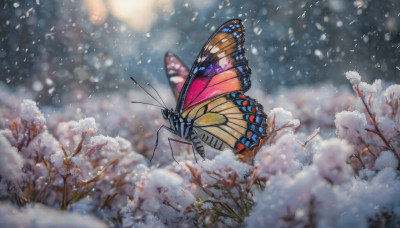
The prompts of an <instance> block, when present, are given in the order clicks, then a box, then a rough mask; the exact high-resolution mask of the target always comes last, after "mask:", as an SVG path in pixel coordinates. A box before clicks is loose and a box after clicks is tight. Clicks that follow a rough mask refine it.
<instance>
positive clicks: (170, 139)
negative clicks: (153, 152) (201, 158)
mask: <svg viewBox="0 0 400 228" xmlns="http://www.w3.org/2000/svg"><path fill="white" fill-rule="evenodd" d="M171 141H174V142H178V143H182V144H186V145H191V146H192V150H193V154H194V159H195V160H196V163H197V158H196V154H195V153H194V147H193V144H191V143H188V142H185V141H181V140H177V139H174V138H168V142H169V147H170V148H171V152H172V157H173V158H174V160H175V157H174V150H173V149H172V145H171ZM175 161H176V163H178V164H179V162H178V161H177V160H175Z"/></svg>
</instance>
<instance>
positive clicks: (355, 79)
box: [346, 71, 361, 85]
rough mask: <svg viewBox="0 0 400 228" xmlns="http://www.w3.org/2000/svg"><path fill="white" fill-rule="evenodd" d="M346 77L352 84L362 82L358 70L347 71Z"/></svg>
mask: <svg viewBox="0 0 400 228" xmlns="http://www.w3.org/2000/svg"><path fill="white" fill-rule="evenodd" d="M346 78H347V79H348V80H349V81H350V82H351V84H353V85H354V84H358V83H360V80H361V76H360V74H359V73H358V72H357V71H347V72H346Z"/></svg>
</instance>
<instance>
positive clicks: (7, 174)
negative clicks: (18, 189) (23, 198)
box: [0, 134, 24, 181]
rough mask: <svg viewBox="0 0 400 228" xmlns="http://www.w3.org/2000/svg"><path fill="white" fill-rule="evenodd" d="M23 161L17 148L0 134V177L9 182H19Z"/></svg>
mask: <svg viewBox="0 0 400 228" xmlns="http://www.w3.org/2000/svg"><path fill="white" fill-rule="evenodd" d="M23 164H24V160H23V158H22V156H21V155H20V154H19V153H18V151H17V148H15V147H13V146H11V144H10V142H9V141H8V140H7V139H6V138H5V137H4V136H3V135H1V134H0V176H1V177H2V178H5V179H7V180H9V181H14V180H19V179H20V178H21V176H22V175H23V173H22V166H23Z"/></svg>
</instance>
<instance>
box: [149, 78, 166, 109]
mask: <svg viewBox="0 0 400 228" xmlns="http://www.w3.org/2000/svg"><path fill="white" fill-rule="evenodd" d="M147 85H148V86H150V87H151V88H152V89H153V90H154V91H155V92H156V93H157V95H158V97H159V98H160V100H161V102H162V103H163V104H164V108H167V106H166V105H165V102H164V100H163V99H162V97H161V96H160V94H159V93H158V91H157V90H156V89H155V88H154V87H153V86H152V85H150V83H147Z"/></svg>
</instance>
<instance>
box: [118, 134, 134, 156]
mask: <svg viewBox="0 0 400 228" xmlns="http://www.w3.org/2000/svg"><path fill="white" fill-rule="evenodd" d="M115 139H116V140H117V142H118V144H119V149H120V150H121V151H123V152H129V151H131V150H132V145H131V143H130V142H129V141H128V140H126V139H124V138H122V137H119V136H117V137H116V138H115Z"/></svg>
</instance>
